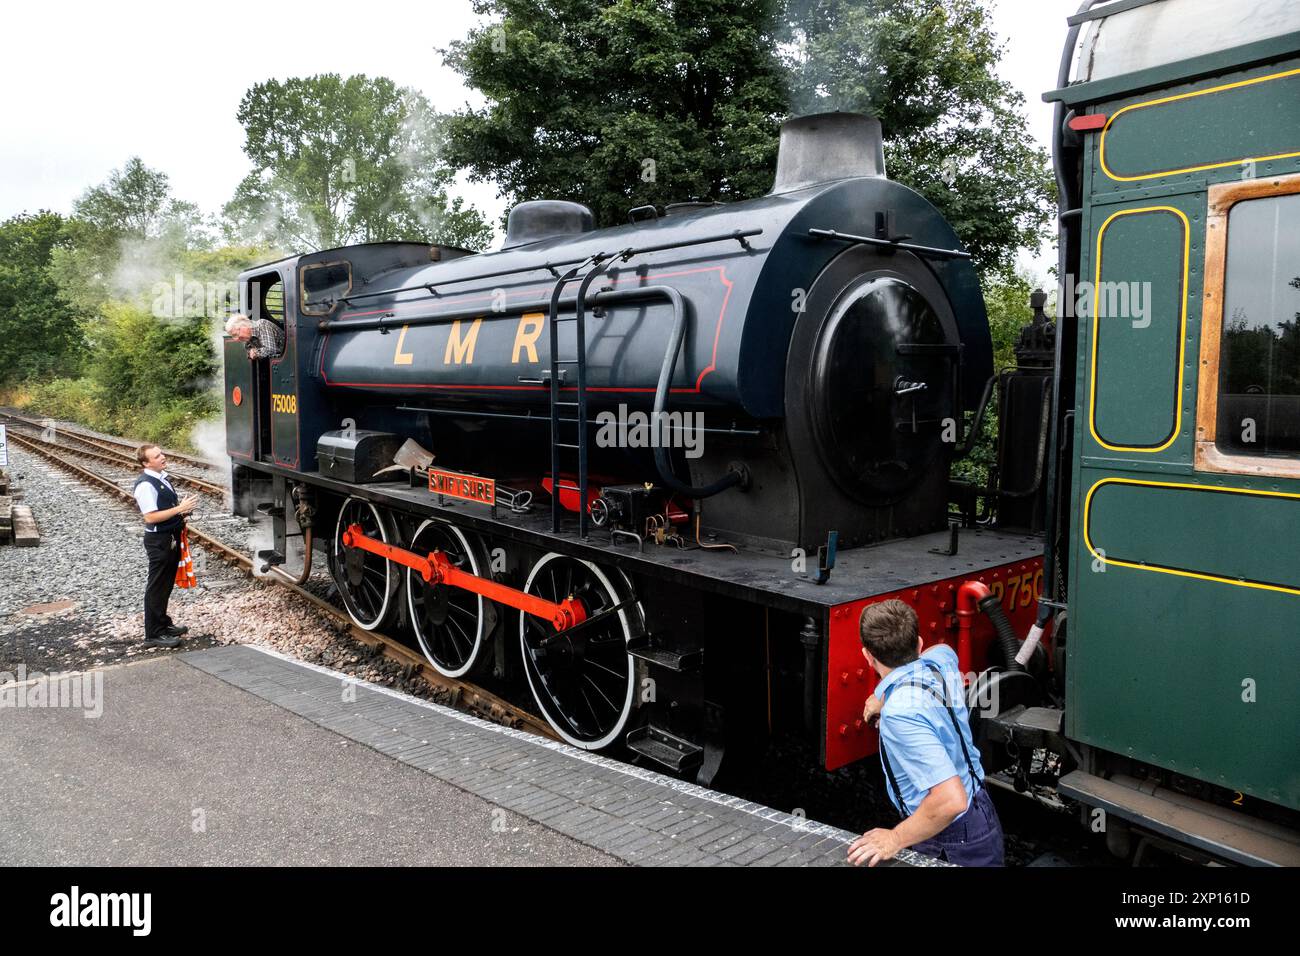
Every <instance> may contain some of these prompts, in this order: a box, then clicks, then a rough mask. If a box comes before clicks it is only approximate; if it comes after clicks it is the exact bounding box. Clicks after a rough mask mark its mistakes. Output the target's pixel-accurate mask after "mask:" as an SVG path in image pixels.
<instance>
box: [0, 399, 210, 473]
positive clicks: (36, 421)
mask: <svg viewBox="0 0 1300 956" xmlns="http://www.w3.org/2000/svg"><path fill="white" fill-rule="evenodd" d="M4 415H5V417H6V418H8V419H9V420H11V421H14V422H17V423H18V424H20V425H26V426H27V427H28V428H35V429H39V430H41V431H44V430H45V429H46V428H48V427H50V424H51V423H53V425H54V427H55V430H56V431H58V432H59V433H61V434H65V435H68V436H70V437H72V438H75V439H76V440H77V441H79V442H83V443H84V444H87V445H91V446H94V447H96V448H98V449H100V450H101V451H105V452H112V453H113V454H115V455H118V456H120V457H124V458H126V459H127V460H128V461H130V463H131V465H132V467H134V466H135V450H136V449H137V448H138V447H140V445H142V444H143V442H133V441H130V440H129V439H126V438H109V437H106V436H104V435H92V434H90V433H89V432H86V431H83V430H82V429H80V428H76V427H74V426H70V425H68V424H67V423H66V422H55V421H54V420H53V419H48V418H43V419H42V418H27V417H26V416H24V415H18V414H15V413H14V412H5V413H4ZM163 451H165V452H167V458H168V459H169V460H171V461H173V462H180V463H182V464H187V465H193V466H195V467H197V468H204V469H207V470H209V471H212V470H216V469H218V468H220V467H221V466H220V465H219V464H217V463H216V462H212V461H208V460H207V459H204V458H197V457H195V456H193V455H186V454H183V453H181V452H173V451H167V449H165V448H164V449H163Z"/></svg>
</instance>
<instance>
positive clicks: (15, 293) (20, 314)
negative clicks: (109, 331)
mask: <svg viewBox="0 0 1300 956" xmlns="http://www.w3.org/2000/svg"><path fill="white" fill-rule="evenodd" d="M65 225H66V223H65V220H64V219H63V217H62V216H60V215H58V214H57V213H52V212H39V213H37V214H36V215H34V216H29V215H26V214H24V215H20V216H14V217H13V218H12V219H9V220H7V221H6V222H4V223H0V385H12V384H14V383H16V382H19V381H22V380H25V379H29V378H37V377H45V376H49V375H51V374H55V373H60V372H62V373H67V372H69V371H71V372H75V371H76V369H77V367H78V366H79V365H80V362H81V354H82V350H83V348H84V340H83V332H82V324H81V322H80V321H79V316H78V315H77V314H76V313H75V312H74V311H73V310H72V309H70V308H69V307H68V303H67V302H65V301H64V300H63V299H62V298H61V297H60V295H59V287H58V283H56V282H55V280H54V278H53V276H52V275H51V274H50V269H49V267H50V260H51V256H52V254H53V252H54V251H55V250H56V249H58V248H59V247H60V246H61V245H62V244H64V243H65V242H66V241H67V235H66V232H65Z"/></svg>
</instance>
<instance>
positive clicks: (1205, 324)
mask: <svg viewBox="0 0 1300 956" xmlns="http://www.w3.org/2000/svg"><path fill="white" fill-rule="evenodd" d="M1071 26H1072V31H1071V34H1070V40H1069V43H1068V44H1067V48H1066V52H1065V57H1064V62H1063V64H1062V83H1061V88H1060V89H1058V90H1056V91H1055V92H1052V93H1049V94H1047V96H1046V99H1048V100H1049V101H1055V102H1056V103H1057V137H1058V139H1057V141H1056V143H1055V147H1056V148H1055V159H1056V165H1057V174H1058V181H1059V184H1060V186H1061V274H1062V275H1063V276H1065V277H1066V278H1065V281H1064V283H1063V290H1062V296H1061V303H1060V314H1061V317H1062V318H1061V320H1060V322H1059V323H1058V325H1059V329H1060V335H1059V350H1060V355H1059V359H1060V361H1059V362H1058V368H1059V369H1060V381H1059V386H1058V387H1059V390H1060V396H1059V401H1058V403H1057V408H1058V409H1059V410H1060V413H1059V414H1058V418H1057V428H1058V431H1059V439H1060V440H1059V442H1058V447H1060V448H1063V449H1064V452H1063V454H1062V456H1061V458H1060V459H1059V462H1058V468H1059V473H1058V474H1057V476H1056V478H1057V481H1056V488H1055V491H1054V500H1055V503H1056V504H1055V512H1056V522H1055V529H1054V533H1053V534H1052V535H1051V538H1050V539H1049V555H1048V562H1049V566H1050V567H1051V571H1049V577H1051V578H1052V579H1053V580H1054V581H1055V582H1056V584H1057V586H1056V589H1055V594H1054V597H1055V599H1056V603H1057V604H1058V605H1059V606H1060V608H1066V609H1068V610H1066V611H1065V616H1066V617H1067V618H1068V625H1067V626H1066V631H1067V641H1066V646H1067V648H1068V651H1067V668H1066V674H1067V683H1066V697H1067V702H1068V706H1067V708H1066V714H1065V735H1066V736H1067V737H1068V738H1070V739H1071V740H1072V741H1075V742H1077V743H1078V744H1081V745H1083V750H1082V754H1081V755H1082V757H1083V760H1082V761H1081V767H1080V769H1078V770H1076V771H1074V772H1072V773H1070V774H1067V775H1066V776H1065V777H1064V778H1063V779H1062V781H1061V785H1060V788H1061V790H1062V792H1064V793H1066V794H1067V795H1069V796H1071V797H1074V798H1076V799H1078V800H1080V801H1081V802H1083V803H1084V804H1085V805H1087V806H1088V807H1090V808H1093V809H1096V808H1100V809H1103V810H1106V811H1107V814H1106V815H1105V817H1102V815H1099V814H1098V815H1096V817H1097V819H1109V821H1110V830H1111V836H1112V838H1113V839H1114V840H1115V841H1116V842H1118V843H1120V844H1123V843H1125V842H1126V838H1127V836H1128V834H1129V833H1130V830H1131V828H1136V829H1137V830H1139V831H1140V832H1141V833H1142V834H1143V835H1145V836H1147V837H1148V838H1152V839H1159V838H1161V837H1162V836H1163V837H1167V838H1171V839H1174V840H1177V841H1179V842H1190V843H1191V844H1192V845H1194V846H1200V847H1201V848H1202V849H1203V850H1205V851H1206V852H1207V853H1209V854H1211V855H1214V856H1219V857H1227V858H1231V859H1237V860H1241V861H1248V862H1262V861H1265V860H1277V859H1291V858H1293V856H1294V854H1292V857H1288V856H1287V855H1286V854H1287V852H1288V851H1287V850H1286V847H1287V845H1288V844H1289V845H1290V846H1292V847H1294V829H1295V822H1296V815H1295V811H1297V810H1300V32H1298V31H1300V5H1297V4H1295V3H1294V2H1291V0H1249V2H1241V3H1221V2H1204V0H1156V2H1150V0H1148V2H1133V0H1115V2H1111V3H1107V4H1104V5H1102V4H1094V3H1087V4H1085V5H1084V9H1083V10H1081V11H1080V13H1079V15H1077V16H1076V17H1075V18H1073V19H1072V21H1071ZM1072 307H1073V309H1074V315H1073V316H1072V317H1071V315H1070V310H1071V308H1072ZM1058 621H1059V614H1058ZM1286 830H1290V831H1291V835H1289V836H1288V834H1287V833H1286V832H1285V831H1286ZM1276 854H1280V856H1278V855H1276Z"/></svg>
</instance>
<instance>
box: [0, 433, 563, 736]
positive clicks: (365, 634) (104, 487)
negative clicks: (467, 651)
mask: <svg viewBox="0 0 1300 956" xmlns="http://www.w3.org/2000/svg"><path fill="white" fill-rule="evenodd" d="M9 440H10V441H11V442H13V443H14V444H15V445H17V446H18V447H20V448H23V449H25V450H27V451H30V452H32V453H33V454H36V455H39V456H40V457H41V458H42V459H44V460H46V461H48V462H50V463H51V464H52V465H54V466H55V467H57V468H59V469H60V470H61V471H64V472H66V473H67V474H69V475H72V476H73V477H75V478H77V479H78V480H80V481H81V482H83V483H84V484H87V485H90V486H92V487H95V488H97V489H99V490H101V491H105V492H108V493H109V494H110V495H112V496H113V497H116V498H117V499H119V500H121V501H123V502H124V503H131V504H134V500H135V499H134V497H133V496H132V494H131V493H130V492H129V491H127V490H125V489H124V488H122V487H121V486H120V485H118V483H117V482H116V481H114V480H113V479H112V478H110V477H108V476H105V475H101V474H99V473H97V472H94V471H91V470H90V469H89V468H86V467H84V466H83V465H81V464H79V463H77V462H75V461H71V460H69V459H68V458H65V457H64V456H63V455H62V454H59V452H60V451H72V453H73V454H79V455H85V456H88V457H89V456H90V455H91V453H89V452H81V451H73V450H72V449H66V448H63V447H62V446H59V445H56V444H54V443H51V442H46V441H42V440H40V439H34V438H32V437H31V436H29V435H24V434H20V433H17V432H12V433H10V435H9ZM95 457H99V458H102V459H107V460H109V463H111V464H115V465H116V464H120V462H116V461H112V460H111V459H108V456H98V455H97V456H95ZM213 487H217V488H218V489H219V490H220V491H221V493H223V494H224V489H223V488H219V486H213ZM188 531H189V536H190V539H191V541H192V542H193V543H195V544H197V545H199V546H201V547H203V548H204V549H206V550H207V551H209V552H210V553H212V554H213V555H214V556H216V557H217V558H219V559H221V560H223V561H225V562H227V563H228V564H231V565H236V566H238V567H240V568H242V569H243V570H244V571H245V572H246V573H247V575H248V576H249V577H255V575H254V573H253V562H252V559H251V557H250V556H249V555H246V554H244V553H243V552H241V551H238V550H236V549H235V548H232V547H231V546H230V545H228V544H226V543H225V542H223V541H220V540H218V539H217V538H215V537H213V536H212V535H210V534H207V533H205V532H203V531H200V530H199V529H197V528H195V527H192V526H191V527H190V528H189V529H188ZM258 580H262V581H266V582H268V583H274V584H276V585H278V586H279V587H282V588H285V589H287V590H288V591H290V592H292V593H293V594H294V595H295V596H296V597H298V598H301V599H302V600H303V601H306V602H308V603H309V604H311V605H312V606H313V607H315V608H317V609H318V610H320V611H322V612H323V613H325V614H328V615H329V616H330V617H332V618H334V619H335V620H337V621H339V622H340V623H341V624H343V625H345V627H346V631H345V632H344V633H346V634H347V635H348V636H349V637H351V638H352V640H354V641H356V642H357V643H359V644H362V645H364V646H365V647H367V648H369V649H370V650H371V652H372V653H377V654H382V655H383V656H384V657H387V658H389V659H390V660H392V661H393V662H394V663H396V664H398V665H399V666H400V667H401V668H402V672H403V676H407V677H412V676H418V677H419V678H420V679H421V680H423V681H424V682H425V683H426V684H428V685H429V686H430V687H432V688H435V689H438V690H441V691H443V692H445V693H446V694H448V695H449V697H450V700H451V704H452V705H453V706H455V707H458V708H459V709H461V710H464V711H467V712H469V713H472V714H475V715H476V716H479V717H483V718H486V719H488V720H491V721H493V722H494V723H499V724H504V725H505V726H508V727H513V728H516V729H519V730H526V731H529V732H530V733H535V734H538V735H540V736H543V737H547V738H550V739H552V740H558V739H559V738H558V737H557V736H556V734H555V733H554V731H552V730H551V728H550V727H549V726H548V725H547V724H546V722H545V721H544V720H542V719H541V718H539V717H537V716H535V715H534V714H531V713H529V712H528V711H526V710H523V709H521V708H519V707H516V706H515V705H514V704H511V703H510V702H509V701H507V700H504V699H503V698H501V697H498V696H496V695H495V694H493V693H491V692H490V691H486V690H484V689H483V688H481V687H478V686H476V685H474V684H471V683H468V682H466V681H462V680H457V679H455V678H450V677H446V676H444V675H442V674H440V673H438V672H437V671H436V670H434V669H433V668H432V667H430V666H429V664H428V662H427V661H425V659H424V658H423V657H422V656H421V655H420V654H418V653H417V652H415V651H414V650H412V649H411V648H409V647H407V646H406V645H405V644H403V643H401V642H400V641H398V640H397V639H395V638H393V637H389V636H388V635H386V634H381V633H379V632H377V631H365V630H362V629H361V628H359V627H357V626H356V625H355V624H353V623H352V620H351V619H350V618H349V617H348V615H347V613H346V612H345V611H343V610H341V609H340V608H337V607H335V606H334V605H333V604H331V603H330V602H329V601H327V600H325V599H324V598H322V597H319V596H318V595H316V594H313V593H312V592H311V591H309V590H307V589H306V588H304V587H300V586H297V585H294V584H290V583H288V582H286V581H283V580H279V579H276V578H266V577H258Z"/></svg>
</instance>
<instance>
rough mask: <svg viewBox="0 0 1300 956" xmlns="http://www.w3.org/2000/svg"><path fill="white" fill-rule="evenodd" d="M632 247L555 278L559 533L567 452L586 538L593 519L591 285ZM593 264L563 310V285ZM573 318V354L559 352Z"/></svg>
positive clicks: (554, 462)
mask: <svg viewBox="0 0 1300 956" xmlns="http://www.w3.org/2000/svg"><path fill="white" fill-rule="evenodd" d="M629 253H630V250H624V251H623V252H621V253H615V254H613V255H606V254H604V253H596V254H595V255H593V256H590V257H588V258H587V259H586V260H585V261H583V262H582V263H580V264H579V265H577V266H574V267H573V268H572V269H570V270H569V271H568V272H566V273H564V275H562V276H560V277H559V279H557V280H556V283H555V288H554V289H553V290H552V291H551V304H550V310H549V312H548V313H547V325H548V326H549V327H550V343H551V353H550V355H551V370H550V385H551V530H552V531H553V532H555V533H559V530H560V514H561V512H562V511H563V510H564V507H563V505H562V504H561V503H560V491H561V483H562V479H561V477H560V474H561V472H560V464H561V461H560V459H561V456H562V455H563V454H564V453H565V452H577V457H578V463H577V470H576V474H577V483H576V484H577V488H576V489H575V490H576V492H577V496H578V534H579V536H580V537H582V538H583V539H586V537H587V529H588V525H589V516H588V513H587V487H588V480H587V463H588V453H587V441H588V435H587V432H588V429H587V321H586V320H587V291H588V290H589V289H590V288H591V284H592V283H593V282H594V281H595V280H596V278H597V277H598V276H600V275H601V274H602V273H603V272H604V271H605V270H606V269H607V268H609V267H610V266H611V265H613V263H614V262H615V261H616V260H617V259H619V258H623V259H624V260H625V261H626V259H627V258H628V254H629ZM588 266H590V268H589V269H588V271H587V274H586V275H584V276H583V278H582V281H581V282H580V283H579V285H578V295H577V298H576V299H575V300H574V310H573V314H572V315H561V314H560V296H561V295H562V294H563V292H564V287H565V285H567V284H568V283H569V282H571V281H573V279H574V278H576V277H577V275H578V273H580V272H581V271H582V270H583V269H587V268H588ZM561 322H572V323H574V353H575V354H574V357H573V358H561V357H560V323H561ZM569 367H573V368H574V369H575V370H576V372H577V375H576V376H575V381H574V391H575V393H576V394H575V395H574V397H573V401H568V400H566V399H565V398H564V397H563V395H564V387H563V386H564V379H565V374H564V373H565V372H566V371H568V368H569ZM566 426H572V427H573V430H574V432H576V434H575V435H574V436H573V440H572V441H566V440H565V439H566V438H567V437H568V436H567V435H566V434H565V433H564V428H565V427H566Z"/></svg>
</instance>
